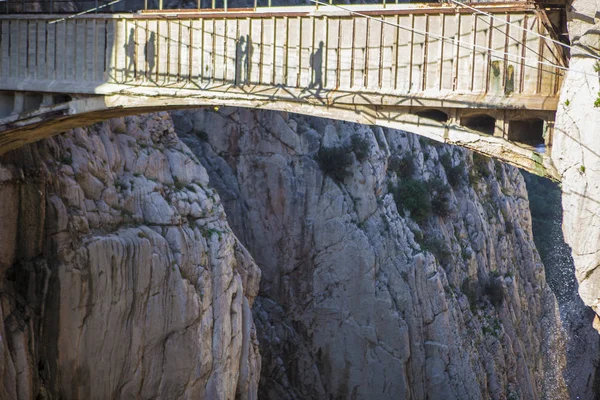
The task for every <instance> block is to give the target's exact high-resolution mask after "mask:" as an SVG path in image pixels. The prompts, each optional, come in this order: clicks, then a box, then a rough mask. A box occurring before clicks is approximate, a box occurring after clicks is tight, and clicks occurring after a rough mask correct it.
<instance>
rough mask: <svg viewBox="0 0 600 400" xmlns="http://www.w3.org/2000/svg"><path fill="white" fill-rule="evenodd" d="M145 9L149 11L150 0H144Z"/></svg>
mask: <svg viewBox="0 0 600 400" xmlns="http://www.w3.org/2000/svg"><path fill="white" fill-rule="evenodd" d="M144 11H148V0H144Z"/></svg>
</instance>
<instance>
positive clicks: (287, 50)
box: [283, 16, 290, 86]
mask: <svg viewBox="0 0 600 400" xmlns="http://www.w3.org/2000/svg"><path fill="white" fill-rule="evenodd" d="M283 20H284V21H285V40H284V41H283V52H284V53H285V58H284V64H283V65H284V66H283V84H284V86H287V85H288V76H289V73H288V72H289V65H290V64H289V60H290V47H289V46H288V43H289V40H290V20H289V18H288V17H287V16H286V17H283Z"/></svg>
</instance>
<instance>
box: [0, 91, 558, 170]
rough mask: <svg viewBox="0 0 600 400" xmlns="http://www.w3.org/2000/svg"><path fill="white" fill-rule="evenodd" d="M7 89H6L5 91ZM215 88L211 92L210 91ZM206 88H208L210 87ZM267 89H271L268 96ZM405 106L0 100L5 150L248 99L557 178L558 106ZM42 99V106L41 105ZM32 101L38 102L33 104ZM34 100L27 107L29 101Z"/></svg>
mask: <svg viewBox="0 0 600 400" xmlns="http://www.w3.org/2000/svg"><path fill="white" fill-rule="evenodd" d="M2 93H3V94H2ZM210 93H212V94H213V95H212V96H211V95H210ZM206 94H209V95H206ZM269 97H270V96H269ZM407 102H408V103H409V104H413V105H408V106H398V105H373V104H369V102H356V101H355V102H354V103H344V102H341V101H338V102H328V101H327V98H312V97H311V100H310V101H309V100H305V101H293V100H282V99H281V98H279V99H277V100H276V101H274V100H272V99H271V100H270V99H269V98H268V97H267V98H265V97H262V96H255V97H253V96H248V95H247V94H246V95H239V94H237V95H236V94H233V93H231V92H230V93H229V94H228V95H223V94H222V93H221V94H220V95H216V94H214V93H213V92H209V93H205V95H204V96H198V95H196V96H185V95H181V93H180V95H179V96H173V95H172V94H169V95H162V96H160V95H153V96H147V95H140V94H119V95H90V96H86V97H81V98H77V99H69V98H68V97H65V96H64V95H62V94H54V95H53V94H45V95H42V94H38V93H34V94H25V93H22V92H16V93H10V92H0V106H1V105H2V104H4V106H5V107H7V106H8V105H10V104H14V105H16V107H20V109H18V110H16V111H18V113H12V115H10V116H8V117H5V118H3V119H0V154H3V153H6V152H8V151H10V150H13V149H16V148H19V147H20V146H23V145H25V144H27V143H32V142H34V141H37V140H40V139H43V138H47V137H50V136H52V135H55V134H57V133H59V132H63V131H65V130H68V129H72V128H76V127H81V126H86V125H91V124H93V123H96V122H100V121H103V120H106V119H108V118H113V117H118V116H125V115H134V114H140V113H145V112H153V111H164V110H174V109H182V108H197V107H206V106H210V107H224V106H231V107H247V108H257V109H265V110H275V111H284V112H292V113H297V114H305V115H311V116H316V117H323V118H332V119H339V120H344V121H350V122H357V123H361V124H368V125H378V126H382V127H389V128H393V129H400V130H404V131H407V132H413V133H416V134H419V135H421V136H425V137H427V138H430V139H433V140H436V141H439V142H443V143H448V144H454V145H458V146H462V147H465V148H468V149H471V150H473V151H476V152H478V153H481V154H484V155H487V156H490V157H494V158H497V159H499V160H502V161H504V162H507V163H509V164H512V165H514V166H517V167H519V168H523V169H525V170H527V171H529V172H531V173H534V174H537V175H540V176H545V177H549V178H551V179H554V180H559V179H560V176H559V175H558V173H557V171H556V169H555V168H554V167H553V165H552V162H551V160H550V155H549V154H548V153H547V152H544V151H541V149H542V148H544V149H550V148H551V143H549V138H551V137H552V135H551V132H552V130H553V118H554V112H553V111H545V110H538V111H523V110H507V109H465V108H456V107H450V106H451V105H452V103H449V105H450V106H446V107H444V106H442V104H441V103H440V101H439V100H438V102H437V103H435V102H433V101H432V103H431V104H429V105H428V103H427V102H421V103H419V102H417V101H416V100H414V101H408V100H407ZM36 104H37V106H36ZM32 107H33V109H32ZM28 108H29V109H28Z"/></svg>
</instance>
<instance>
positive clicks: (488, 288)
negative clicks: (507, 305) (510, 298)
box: [484, 276, 504, 307]
mask: <svg viewBox="0 0 600 400" xmlns="http://www.w3.org/2000/svg"><path fill="white" fill-rule="evenodd" d="M484 294H485V295H486V296H487V298H488V300H489V301H490V303H492V304H493V305H494V307H498V306H500V305H502V303H503V302H504V289H503V288H502V283H501V282H500V281H499V280H498V279H496V278H494V277H493V276H492V277H490V279H489V280H488V282H487V283H486V284H485V287H484Z"/></svg>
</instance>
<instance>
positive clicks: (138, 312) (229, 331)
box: [0, 113, 260, 399]
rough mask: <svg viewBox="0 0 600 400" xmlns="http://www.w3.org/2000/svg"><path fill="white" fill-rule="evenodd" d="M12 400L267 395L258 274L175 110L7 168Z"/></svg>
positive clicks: (82, 132) (117, 124)
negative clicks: (176, 126) (175, 120)
mask: <svg viewBox="0 0 600 400" xmlns="http://www.w3.org/2000/svg"><path fill="white" fill-rule="evenodd" d="M0 221H2V227H1V229H0V277H1V279H0V320H1V321H3V323H2V324H0V398H1V399H34V398H41V399H44V398H55V399H57V398H65V399H109V398H123V399H129V398H164V399H166V398H172V399H175V398H207V399H233V398H238V399H255V398H256V393H257V387H258V378H259V377H258V374H259V371H260V357H259V353H258V341H257V336H256V330H255V327H254V323H253V320H252V315H251V307H252V304H253V301H254V298H255V296H256V294H257V292H258V285H259V280H260V270H259V269H258V268H257V266H256V264H255V263H254V261H253V259H252V257H251V256H250V254H249V253H248V252H247V251H246V249H245V248H244V247H243V246H242V245H241V244H240V242H239V241H238V240H237V239H236V237H235V236H234V235H233V233H232V232H231V230H230V228H229V226H228V224H227V221H226V217H225V214H224V211H223V208H222V206H221V203H220V201H219V196H218V194H217V193H216V192H215V191H214V190H212V189H210V188H209V187H208V175H207V173H206V171H205V169H204V168H203V167H202V165H200V163H199V162H198V160H197V159H196V158H195V157H194V155H193V154H192V153H191V152H190V151H189V149H188V148H187V147H186V146H185V145H183V144H182V143H181V142H180V141H179V140H178V138H177V136H176V135H175V133H174V130H173V126H172V123H171V120H170V117H169V115H168V114H166V113H162V114H150V115H144V116H140V117H127V118H125V119H115V120H111V121H109V122H106V123H101V124H97V125H94V126H92V127H89V128H85V129H75V130H74V131H71V132H67V133H65V134H62V135H59V136H57V137H55V138H52V139H48V140H43V141H40V142H38V143H35V144H33V145H28V146H25V147H23V148H21V149H19V150H17V151H14V152H12V153H9V154H7V155H5V156H4V157H2V159H0Z"/></svg>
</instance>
